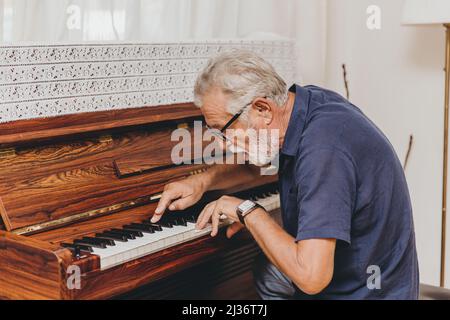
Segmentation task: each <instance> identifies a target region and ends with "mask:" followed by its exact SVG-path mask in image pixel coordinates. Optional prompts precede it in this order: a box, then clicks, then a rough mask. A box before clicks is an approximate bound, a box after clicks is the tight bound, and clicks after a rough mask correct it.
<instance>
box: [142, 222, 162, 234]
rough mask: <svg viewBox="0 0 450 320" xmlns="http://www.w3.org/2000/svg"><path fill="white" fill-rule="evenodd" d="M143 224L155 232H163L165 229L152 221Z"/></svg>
mask: <svg viewBox="0 0 450 320" xmlns="http://www.w3.org/2000/svg"><path fill="white" fill-rule="evenodd" d="M142 223H143V224H145V225H149V226H151V227H152V228H153V230H155V231H163V228H162V227H161V226H160V225H159V224H156V223H153V222H151V221H150V219H145V220H143V221H142Z"/></svg>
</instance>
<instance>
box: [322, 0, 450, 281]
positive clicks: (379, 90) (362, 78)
mask: <svg viewBox="0 0 450 320" xmlns="http://www.w3.org/2000/svg"><path fill="white" fill-rule="evenodd" d="M369 5H378V6H379V7H380V8H381V22H382V24H381V30H373V31H372V30H369V29H368V28H367V27H366V20H367V17H368V15H367V13H366V9H367V7H368V6H369ZM402 5H403V1H402V0H332V1H328V8H327V12H328V16H327V58H326V80H325V84H326V86H327V87H329V88H332V89H334V90H336V91H338V92H340V93H342V94H344V92H345V90H344V85H343V80H342V69H341V64H342V63H346V64H347V71H348V78H349V84H350V95H351V97H350V100H351V101H352V102H353V103H355V104H356V105H358V106H359V107H360V108H361V109H362V110H363V111H364V112H365V113H366V114H367V115H368V116H369V117H370V118H371V119H372V120H373V121H374V122H375V123H377V125H378V126H379V127H380V128H381V129H382V130H383V131H384V132H385V134H386V135H387V136H388V138H389V139H390V141H391V142H392V144H393V146H394V148H395V150H396V151H397V153H398V155H399V157H400V159H401V160H402V161H403V159H404V156H405V153H406V150H407V146H408V140H409V135H410V134H413V135H414V145H413V149H412V153H411V156H410V160H409V164H408V167H407V171H406V176H407V180H408V184H409V188H410V193H411V198H412V203H413V209H414V220H415V227H416V238H417V250H418V254H419V264H420V274H421V282H424V283H428V284H434V285H438V284H439V271H440V236H441V233H440V230H441V229H440V228H441V213H440V208H441V175H442V169H441V167H442V160H441V158H442V143H443V139H442V131H443V94H444V90H443V86H444V73H443V65H444V41H445V39H444V31H443V28H442V27H439V26H436V27H409V26H402V25H401V24H400V21H401V11H402ZM449 199H450V197H449ZM447 256H450V252H447ZM447 261H448V263H447V275H448V276H447V286H450V268H449V266H448V264H450V259H448V260H447Z"/></svg>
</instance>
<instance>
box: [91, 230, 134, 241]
mask: <svg viewBox="0 0 450 320" xmlns="http://www.w3.org/2000/svg"><path fill="white" fill-rule="evenodd" d="M95 237H96V238H100V239H111V240H116V241H121V242H127V241H128V239H127V237H126V236H124V235H121V234H118V233H114V232H108V231H105V232H103V233H96V234H95Z"/></svg>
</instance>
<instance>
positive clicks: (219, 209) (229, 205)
mask: <svg viewBox="0 0 450 320" xmlns="http://www.w3.org/2000/svg"><path fill="white" fill-rule="evenodd" d="M242 202H243V200H242V199H239V198H235V197H230V196H222V197H221V198H220V199H219V200H216V201H213V202H211V203H209V204H208V205H207V206H206V207H205V208H204V209H203V211H202V212H201V213H200V215H199V217H198V219H197V228H198V229H203V228H204V227H205V226H206V224H207V223H208V222H210V221H211V224H212V231H211V236H212V237H214V236H216V235H217V232H218V230H219V222H220V216H221V215H225V216H226V217H227V218H228V219H230V220H232V221H233V222H234V223H233V224H231V225H230V226H229V227H228V229H227V237H228V238H231V237H232V236H233V235H234V234H235V233H237V232H238V231H239V230H241V229H242V228H244V226H243V225H242V224H241V223H240V222H239V217H238V216H237V213H236V208H237V207H238V206H239V205H240V204H241V203H242Z"/></svg>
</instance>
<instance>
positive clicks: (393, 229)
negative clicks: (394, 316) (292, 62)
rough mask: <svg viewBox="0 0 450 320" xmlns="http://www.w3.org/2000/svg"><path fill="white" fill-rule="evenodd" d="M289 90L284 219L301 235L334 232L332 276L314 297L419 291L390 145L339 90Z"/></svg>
mask: <svg viewBox="0 0 450 320" xmlns="http://www.w3.org/2000/svg"><path fill="white" fill-rule="evenodd" d="M290 91H291V92H295V95H296V97H295V102H294V107H293V111H292V114H291V118H290V120H289V125H288V129H287V131H286V135H285V139H284V142H283V146H282V148H281V152H280V170H279V183H280V193H281V207H282V216H283V226H284V228H285V230H286V231H287V232H288V233H289V234H291V235H292V236H293V237H294V238H295V239H296V240H297V241H300V240H305V239H317V238H332V239H337V241H336V251H335V261H334V274H333V278H332V280H331V282H330V284H329V285H328V287H327V288H326V289H325V290H323V291H322V292H321V293H320V294H318V295H316V296H313V298H324V299H417V298H418V287H419V273H418V263H417V254H416V246H415V236H414V225H413V217H412V210H411V201H410V197H409V192H408V187H407V184H406V179H405V176H404V173H403V168H402V165H401V164H400V161H399V159H398V157H397V155H396V153H395V151H394V149H393V147H392V145H391V144H390V143H389V141H388V139H387V138H386V137H385V136H384V134H383V133H382V132H381V131H380V129H378V128H377V127H376V126H375V124H374V123H373V122H371V121H370V120H369V119H368V118H367V117H366V116H365V115H364V114H363V113H362V112H361V110H360V109H358V108H357V107H356V106H354V105H352V104H351V103H350V102H348V101H347V100H346V99H344V98H343V97H341V96H340V95H338V94H337V93H335V92H332V91H329V90H325V89H322V88H319V87H316V86H306V87H301V86H298V85H294V86H292V87H291V88H290ZM298 296H299V298H311V296H307V295H306V294H304V293H302V292H301V291H299V293H298Z"/></svg>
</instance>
